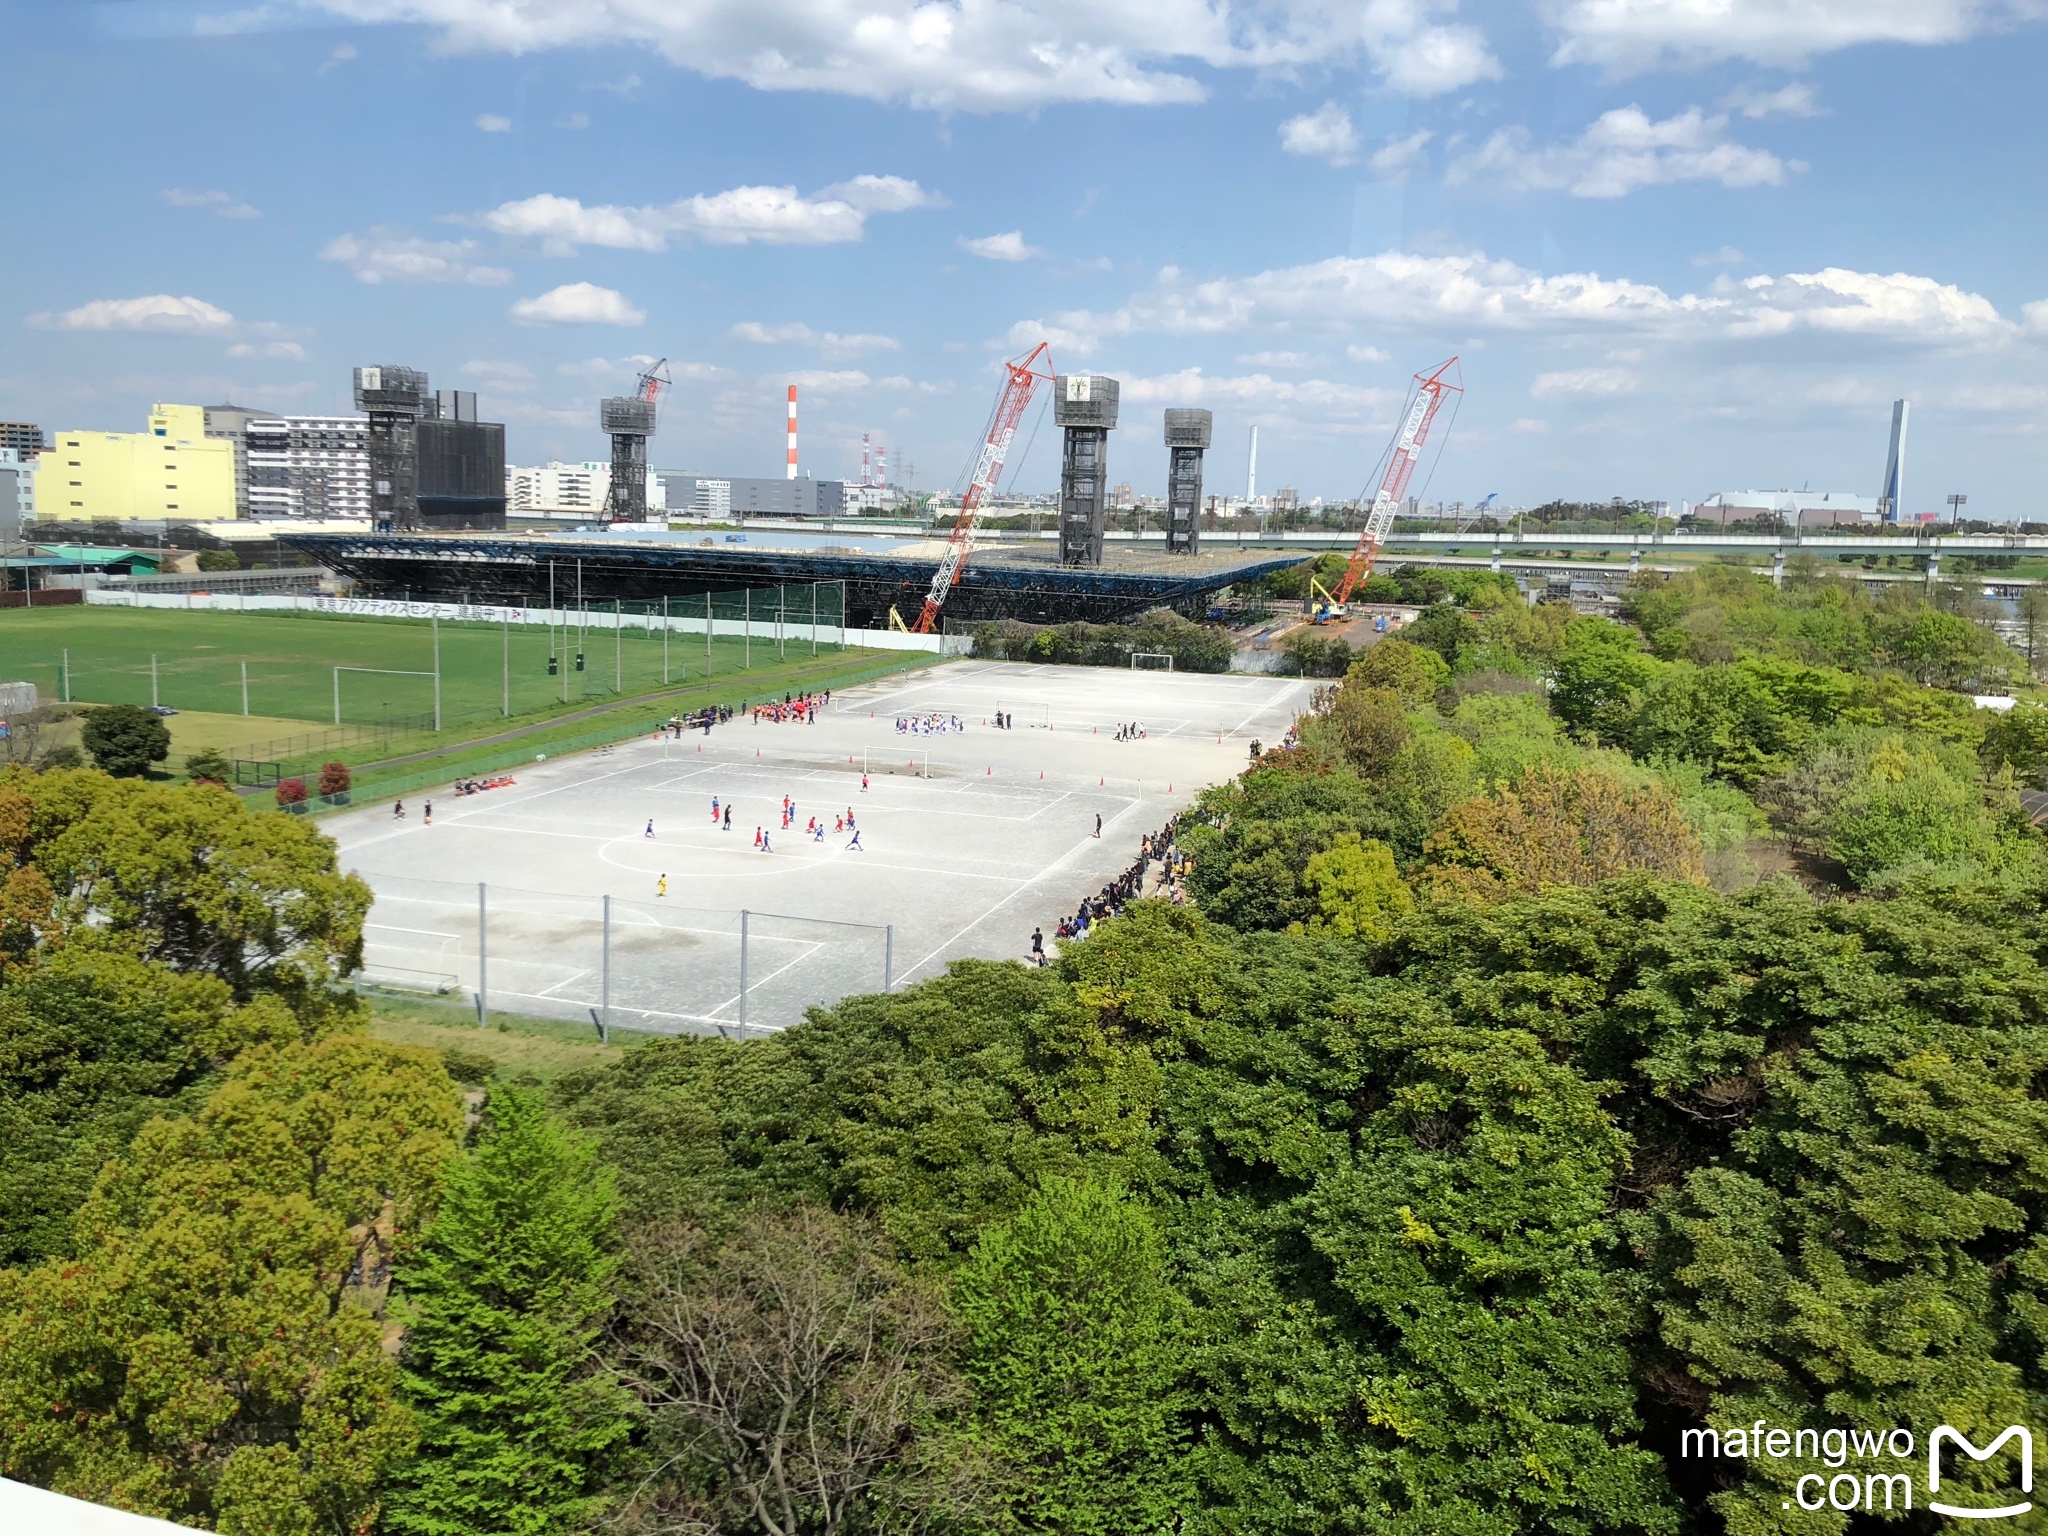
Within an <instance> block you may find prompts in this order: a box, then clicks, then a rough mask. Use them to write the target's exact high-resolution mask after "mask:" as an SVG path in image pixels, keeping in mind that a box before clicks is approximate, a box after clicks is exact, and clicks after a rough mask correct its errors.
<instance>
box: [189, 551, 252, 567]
mask: <svg viewBox="0 0 2048 1536" xmlns="http://www.w3.org/2000/svg"><path fill="white" fill-rule="evenodd" d="M193 564H195V565H197V566H198V567H199V569H200V570H202V571H239V570H240V569H241V568H242V562H241V561H239V560H237V559H236V558H235V552H234V551H233V550H231V549H202V550H201V551H199V558H198V559H197V560H195V561H194V562H193Z"/></svg>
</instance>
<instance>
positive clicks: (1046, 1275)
mask: <svg viewBox="0 0 2048 1536" xmlns="http://www.w3.org/2000/svg"><path fill="white" fill-rule="evenodd" d="M1165 1262H1166V1254H1165V1246H1164V1244H1163V1243H1162V1242H1161V1240H1160V1236H1159V1233H1158V1230H1157V1228H1156V1227H1155V1226H1154V1225H1153V1222H1152V1220H1151V1218H1150V1216H1149V1215H1148V1214H1147V1213H1146V1212H1145V1210H1144V1209H1143V1208H1142V1207H1141V1206H1139V1205H1137V1204H1136V1203H1135V1202H1133V1201H1131V1200H1129V1199H1128V1198H1126V1197H1124V1196H1123V1195H1122V1194H1121V1193H1120V1192H1119V1191H1117V1190H1115V1189H1112V1188H1110V1187H1108V1186H1106V1185H1103V1184H1100V1183H1096V1182H1093V1181H1088V1180H1069V1179H1058V1178H1055V1179H1048V1180H1046V1182H1045V1183H1044V1184H1043V1185H1042V1186H1040V1188H1039V1190H1038V1193H1037V1194H1036V1195H1035V1196H1034V1197H1033V1198H1032V1200H1031V1202H1030V1203H1029V1204H1028V1205H1026V1206H1025V1207H1024V1208H1023V1209H1022V1210H1021V1211H1019V1212H1018V1213H1017V1214H1016V1215H1015V1216H1013V1217H1011V1218H1010V1219H1009V1220H1008V1221H1006V1222H1002V1223H999V1224H997V1225H995V1226H993V1227H990V1228H989V1229H988V1230H986V1231H984V1232H983V1233H982V1235H981V1238H980V1240H979V1241H978V1242H976V1244H975V1245H974V1251H973V1253H972V1254H970V1255H969V1256H968V1259H967V1262H966V1264H965V1265H964V1266H962V1268H961V1270H960V1272H959V1273H958V1274H957V1275H956V1276H955V1277H954V1280H953V1305H954V1310H955V1311H956V1312H957V1314H958V1315H959V1317H960V1320H961V1323H962V1325H963V1327H964V1329H965V1331H966V1335H967V1337H966V1343H965V1348H964V1351H963V1355H964V1363H965V1369H966V1373H967V1376H968V1378H969V1380H971V1381H972V1382H973V1383H974V1384H975V1387H976V1389H977V1390H976V1398H975V1407H974V1416H975V1421H976V1424H977V1426H978V1431H979V1433H980V1435H981V1436H982V1437H983V1439H984V1442H985V1443H986V1444H987V1446H988V1448H989V1450H990V1451H991V1452H992V1453H993V1456H994V1458H995V1460H996V1461H997V1462H998V1463H999V1464H1000V1465H1003V1466H1004V1467H1006V1468H1007V1469H1008V1470H1009V1471H1010V1473H1011V1476H1010V1478H1009V1479H1008V1480H1007V1482H1006V1484H1005V1485H1004V1487H1003V1489H1002V1499H1003V1503H1004V1505H1005V1513H1006V1515H1007V1517H1008V1518H1007V1519H1006V1520H1004V1521H1002V1522H1001V1523H1002V1524H1003V1525H1004V1526H1006V1527H1007V1528H1009V1529H1013V1530H1017V1531H1025V1532H1047V1533H1057V1536H1126V1533H1128V1536H1144V1533H1150V1532H1165V1531H1171V1530H1176V1529H1178V1521H1179V1519H1180V1518H1181V1517H1182V1516H1184V1515H1185V1513H1186V1512H1187V1510H1188V1507H1189V1504H1190V1502H1191V1498H1192V1493H1193V1489H1192V1486H1191V1479H1190V1469H1189V1467H1188V1465H1187V1462H1186V1459H1185V1456H1184V1454H1183V1445H1182V1440H1183V1434H1184V1431H1183V1428H1182V1422H1181V1414H1182V1410H1183V1406H1184V1393H1183V1391H1182V1387H1181V1381H1180V1378H1181V1376H1182V1373H1183V1370H1184V1368H1185V1361H1186V1354H1185V1344H1184V1341H1183V1339H1182V1336H1181V1327H1180V1323H1181V1319H1180V1316H1179V1313H1180V1305H1179V1302H1178V1300H1177V1298H1176V1297H1175V1296H1174V1294H1173V1293H1172V1291H1171V1290H1170V1289H1169V1288H1168V1286H1167V1284H1166V1280H1165V1276H1164V1267H1165Z"/></svg>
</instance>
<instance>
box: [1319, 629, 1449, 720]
mask: <svg viewBox="0 0 2048 1536" xmlns="http://www.w3.org/2000/svg"><path fill="white" fill-rule="evenodd" d="M1450 680H1451V669H1450V667H1449V666H1447V665H1446V664H1445V662H1444V659H1443V657H1441V656H1439V655H1438V654H1437V653H1436V652H1435V651H1433V650H1429V649H1428V648H1426V647H1424V646H1420V645H1410V644H1409V643H1408V642H1407V641H1406V640H1396V639H1394V638H1393V637H1392V636H1391V635H1390V636H1388V637H1387V638H1386V639H1384V640H1381V641H1379V642H1378V643H1377V644H1375V645H1374V646H1372V648H1371V649H1369V650H1368V651H1367V652H1366V653H1365V654H1364V655H1363V656H1361V657H1359V658H1358V660H1356V661H1354V662H1353V663H1351V668H1350V670H1349V671H1347V672H1346V673H1345V674H1344V681H1345V682H1346V683H1347V684H1356V685H1357V686H1359V687H1361V688H1391V689H1393V690H1394V692H1396V693H1398V694H1399V695H1400V696H1401V698H1402V701H1403V702H1404V703H1406V704H1408V705H1410V706H1412V707H1415V708H1421V707H1422V706H1423V705H1425V704H1428V703H1429V702H1430V701H1431V700H1433V699H1434V698H1435V697H1436V691H1437V689H1439V688H1441V687H1443V686H1444V684H1446V683H1448V682H1449V681H1450Z"/></svg>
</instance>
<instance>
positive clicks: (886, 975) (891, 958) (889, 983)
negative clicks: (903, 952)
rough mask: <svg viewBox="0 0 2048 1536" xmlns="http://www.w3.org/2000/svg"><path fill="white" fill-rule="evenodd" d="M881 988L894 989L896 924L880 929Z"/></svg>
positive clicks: (887, 990) (890, 990) (885, 989)
mask: <svg viewBox="0 0 2048 1536" xmlns="http://www.w3.org/2000/svg"><path fill="white" fill-rule="evenodd" d="M882 990H883V991H884V992H893V991H895V990H896V925H895V924H894V923H890V924H889V925H888V926H886V927H885V928H883V929H882Z"/></svg>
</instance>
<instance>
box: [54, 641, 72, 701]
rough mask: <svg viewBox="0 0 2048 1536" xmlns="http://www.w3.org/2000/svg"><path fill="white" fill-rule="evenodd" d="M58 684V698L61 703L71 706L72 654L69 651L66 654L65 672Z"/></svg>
mask: <svg viewBox="0 0 2048 1536" xmlns="http://www.w3.org/2000/svg"><path fill="white" fill-rule="evenodd" d="M58 684H59V685H58V688H57V698H58V700H59V702H61V703H65V704H69V703H70V702H71V652H70V651H68V650H67V651H65V652H64V671H63V674H62V676H61V677H60V678H59V680H58Z"/></svg>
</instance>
